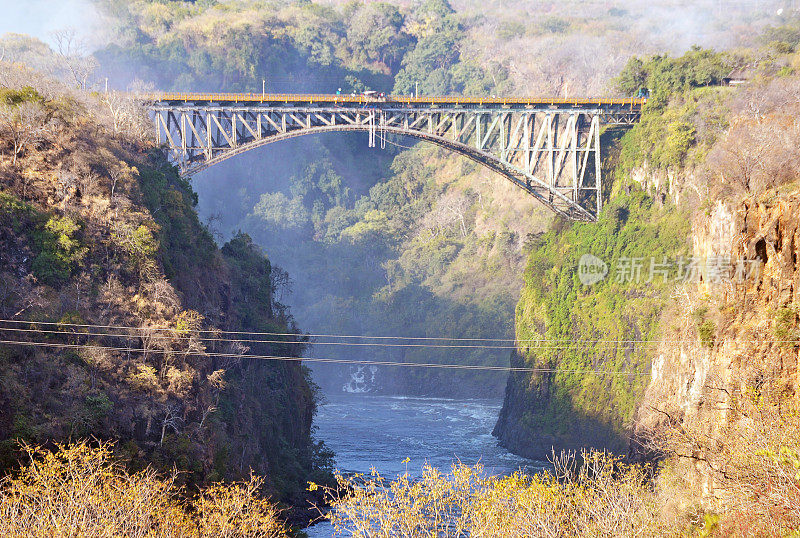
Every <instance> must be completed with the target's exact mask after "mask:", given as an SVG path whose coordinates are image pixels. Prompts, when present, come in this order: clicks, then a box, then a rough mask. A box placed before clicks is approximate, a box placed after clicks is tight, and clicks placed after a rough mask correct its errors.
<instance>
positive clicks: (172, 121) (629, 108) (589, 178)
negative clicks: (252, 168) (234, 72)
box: [151, 94, 641, 221]
mask: <svg viewBox="0 0 800 538" xmlns="http://www.w3.org/2000/svg"><path fill="white" fill-rule="evenodd" d="M153 101H154V104H153V105H152V106H151V110H152V111H153V114H154V117H155V124H156V139H157V141H158V143H159V144H161V143H165V144H166V146H167V148H168V149H169V151H170V154H171V156H172V159H173V160H174V162H176V163H177V164H178V165H179V166H180V168H181V173H182V174H184V175H188V174H192V173H196V172H198V171H201V170H204V169H206V168H208V167H210V166H213V165H215V164H217V163H219V162H222V161H224V160H227V159H229V158H231V157H234V156H236V155H239V154H241V153H244V152H247V151H250V150H252V149H255V148H258V147H261V146H264V145H267V144H271V143H273V142H279V141H282V140H287V139H290V138H295V137H298V136H304V135H310V134H318V133H326V132H367V133H368V135H369V145H370V146H371V147H374V146H375V145H376V140H378V139H380V140H381V142H382V144H383V143H384V142H385V136H386V135H387V134H395V135H401V136H407V137H412V138H415V139H418V140H423V141H426V142H430V143H432V144H435V145H438V146H440V147H443V148H446V149H448V150H450V151H453V152H455V153H458V154H460V155H463V156H465V157H467V158H469V159H471V160H473V161H475V162H477V163H479V164H481V165H483V166H485V167H486V168H488V169H490V170H493V171H495V172H497V173H499V174H500V175H502V176H503V177H505V178H506V179H508V180H509V181H511V182H512V183H513V184H514V185H516V186H517V187H519V188H520V189H522V190H524V191H525V192H527V193H528V194H530V195H532V196H534V197H535V198H536V199H537V200H539V201H540V202H541V203H542V204H544V205H545V206H547V207H548V208H550V209H551V210H553V211H554V212H556V213H557V214H560V215H563V216H564V217H566V218H569V219H572V220H581V221H591V220H595V219H596V218H597V215H598V213H599V211H600V209H601V202H602V197H601V192H602V188H601V170H600V124H601V121H602V122H603V123H606V124H608V123H611V124H625V125H629V124H632V123H633V122H634V121H635V120H636V119H638V113H639V111H638V110H639V109H638V108H634V105H637V107H639V106H640V105H641V103H634V101H636V100H617V101H613V100H609V102H608V103H605V104H604V103H600V102H597V103H594V102H589V101H588V100H584V101H586V102H583V101H580V100H575V101H567V100H558V101H563V102H559V103H556V102H554V101H556V100H550V101H542V100H540V101H531V100H524V99H516V100H509V99H502V100H500V99H495V100H494V101H497V102H487V103H484V99H478V100H469V99H464V98H417V99H414V98H400V99H392V100H388V101H387V100H380V101H376V100H370V101H365V100H364V98H363V97H358V98H347V97H344V98H342V97H340V96H286V95H283V96H261V98H260V99H258V98H257V96H252V95H249V94H247V95H239V94H216V95H203V94H180V95H178V96H176V95H168V96H160V97H159V98H157V99H154V100H153ZM486 101H492V100H489V99H486ZM599 101H602V100H599Z"/></svg>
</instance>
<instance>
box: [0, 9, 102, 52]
mask: <svg viewBox="0 0 800 538" xmlns="http://www.w3.org/2000/svg"><path fill="white" fill-rule="evenodd" d="M0 12H2V13H3V16H2V17H0V36H2V35H3V34H6V33H16V34H27V35H30V36H32V37H35V38H37V39H40V40H41V41H44V42H45V43H47V44H48V45H50V46H51V47H54V46H55V45H56V42H55V39H54V36H53V34H54V33H55V32H58V31H61V30H65V29H67V28H71V29H74V30H75V31H76V33H77V34H78V35H79V36H80V37H81V38H83V39H84V40H85V41H86V42H87V43H88V44H89V45H90V47H91V48H95V47H99V46H102V45H103V43H101V42H98V41H97V40H96V39H95V37H94V36H95V35H96V30H97V26H98V23H99V21H100V17H99V14H98V13H97V11H96V10H95V8H94V4H93V3H92V2H91V0H63V1H62V0H59V1H57V2H53V1H51V0H26V1H24V2H19V1H16V0H0Z"/></svg>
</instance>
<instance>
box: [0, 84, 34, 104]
mask: <svg viewBox="0 0 800 538" xmlns="http://www.w3.org/2000/svg"><path fill="white" fill-rule="evenodd" d="M0 103H5V104H6V105H10V106H19V105H21V104H22V103H39V104H42V103H44V97H42V95H41V94H40V93H39V92H37V91H36V90H35V89H33V88H32V87H30V86H25V87H23V88H20V89H13V88H5V87H0Z"/></svg>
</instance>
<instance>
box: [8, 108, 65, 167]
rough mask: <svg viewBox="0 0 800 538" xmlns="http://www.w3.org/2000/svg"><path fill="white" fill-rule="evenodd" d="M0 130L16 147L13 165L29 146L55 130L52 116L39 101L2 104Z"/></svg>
mask: <svg viewBox="0 0 800 538" xmlns="http://www.w3.org/2000/svg"><path fill="white" fill-rule="evenodd" d="M0 128H2V130H3V131H4V132H5V134H6V135H7V136H8V137H9V138H10V139H11V143H12V144H13V146H14V151H13V154H12V164H13V165H14V166H16V165H17V158H18V157H19V155H20V154H21V153H22V152H23V150H25V148H26V147H28V146H29V145H31V144H33V143H36V142H38V141H40V140H42V139H43V138H44V137H45V135H46V134H48V133H49V132H50V131H51V130H52V128H53V122H52V121H51V117H50V114H49V113H48V111H47V110H46V109H45V107H44V106H43V105H42V104H41V103H40V102H37V101H23V102H21V103H19V104H16V105H9V104H0Z"/></svg>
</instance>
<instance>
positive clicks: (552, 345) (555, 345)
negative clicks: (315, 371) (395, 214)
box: [0, 327, 660, 350]
mask: <svg viewBox="0 0 800 538" xmlns="http://www.w3.org/2000/svg"><path fill="white" fill-rule="evenodd" d="M154 330H156V331H159V330H165V329H154ZM166 330H169V329H166ZM3 331H7V332H15V333H34V334H52V335H59V336H106V337H109V338H141V339H156V340H164V339H168V340H178V341H186V340H193V341H200V342H211V343H213V342H241V343H246V344H288V345H294V344H297V345H313V346H351V347H401V348H405V347H411V348H414V347H421V348H437V349H485V350H511V349H517V347H518V346H489V345H473V344H405V343H384V342H315V341H303V340H296V341H292V340H258V339H249V338H215V337H210V336H205V337H194V336H171V335H167V334H122V333H113V332H83V331H79V332H66V331H58V330H52V329H51V330H48V329H21V328H17V327H0V332H3ZM539 343H540V345H526V346H524V347H525V348H526V349H542V348H544V349H562V348H563V349H567V348H570V347H575V346H599V345H606V346H609V345H610V346H616V345H625V344H638V343H640V342H635V341H631V342H625V341H619V342H601V343H599V344H597V343H593V342H585V341H581V340H575V341H572V342H567V341H563V342H559V341H555V340H554V341H546V340H543V341H540V342H539ZM658 343H660V342H656V341H653V342H644V344H658Z"/></svg>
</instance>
